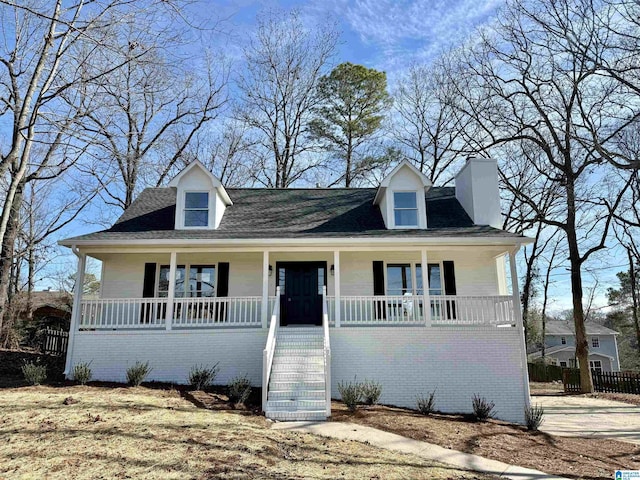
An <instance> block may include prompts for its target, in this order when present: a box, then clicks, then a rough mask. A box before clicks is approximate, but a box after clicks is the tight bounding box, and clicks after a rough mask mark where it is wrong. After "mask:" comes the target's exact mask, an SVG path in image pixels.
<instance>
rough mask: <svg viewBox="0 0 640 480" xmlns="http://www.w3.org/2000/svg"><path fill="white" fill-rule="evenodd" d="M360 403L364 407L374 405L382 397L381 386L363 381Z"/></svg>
mask: <svg viewBox="0 0 640 480" xmlns="http://www.w3.org/2000/svg"><path fill="white" fill-rule="evenodd" d="M360 388H361V390H362V401H363V402H364V404H365V405H375V404H377V403H378V400H380V395H382V385H381V384H380V383H379V382H376V381H374V380H365V381H364V382H362V385H361V387H360Z"/></svg>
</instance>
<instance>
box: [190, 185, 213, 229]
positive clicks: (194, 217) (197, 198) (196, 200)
mask: <svg viewBox="0 0 640 480" xmlns="http://www.w3.org/2000/svg"><path fill="white" fill-rule="evenodd" d="M184 226H185V227H208V226H209V192H185V194H184Z"/></svg>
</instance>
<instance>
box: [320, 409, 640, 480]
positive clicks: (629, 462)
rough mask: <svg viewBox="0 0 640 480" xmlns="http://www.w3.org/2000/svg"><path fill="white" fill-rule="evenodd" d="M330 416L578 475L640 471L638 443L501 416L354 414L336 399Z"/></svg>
mask: <svg viewBox="0 0 640 480" xmlns="http://www.w3.org/2000/svg"><path fill="white" fill-rule="evenodd" d="M331 420H333V421H344V422H354V423H360V424H362V425H368V426H370V427H374V428H379V429H381V430H385V431H388V432H393V433H396V434H398V435H403V436H405V437H410V438H413V439H416V440H422V441H425V442H430V443H435V444H436V445H440V446H442V447H445V448H451V449H454V450H460V451H462V452H467V453H472V454H475V455H480V456H482V457H487V458H492V459H495V460H499V461H501V462H505V463H510V464H514V465H519V466H521V467H528V468H534V469H536V470H541V471H543V472H546V473H550V474H555V475H560V476H563V477H567V478H576V479H588V480H595V479H602V478H612V477H613V473H614V471H615V470H617V469H626V470H637V469H640V446H639V445H633V444H630V443H624V442H617V441H614V440H606V439H590V438H573V437H555V436H552V435H548V434H545V433H543V432H529V431H527V429H526V428H525V427H521V426H518V425H513V424H509V423H506V422H501V421H497V420H490V421H488V422H486V423H477V422H474V421H473V420H472V419H470V418H469V416H466V415H448V414H447V415H445V414H434V415H432V416H424V415H420V414H419V413H417V412H416V411H413V410H409V409H403V408H395V407H386V406H380V405H378V406H374V407H360V408H359V409H358V410H357V411H356V413H355V414H352V413H350V412H349V411H348V410H347V409H346V407H345V406H344V405H343V404H342V403H338V402H333V404H332V412H331Z"/></svg>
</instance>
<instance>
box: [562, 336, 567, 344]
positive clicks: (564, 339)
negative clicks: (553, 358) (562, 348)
mask: <svg viewBox="0 0 640 480" xmlns="http://www.w3.org/2000/svg"><path fill="white" fill-rule="evenodd" d="M560 343H561V344H562V345H566V344H567V337H560Z"/></svg>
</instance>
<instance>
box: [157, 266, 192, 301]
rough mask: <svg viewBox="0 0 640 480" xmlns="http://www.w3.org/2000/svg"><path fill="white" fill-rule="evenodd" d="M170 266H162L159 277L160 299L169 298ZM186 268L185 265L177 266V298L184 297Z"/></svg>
mask: <svg viewBox="0 0 640 480" xmlns="http://www.w3.org/2000/svg"><path fill="white" fill-rule="evenodd" d="M169 269H170V267H169V265H160V268H159V269H158V270H159V272H160V273H159V275H158V297H167V296H168V295H169ZM185 273H186V267H185V266H184V265H177V266H176V283H175V287H174V288H175V296H176V297H184V293H185V292H184V286H185V278H186V276H185Z"/></svg>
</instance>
